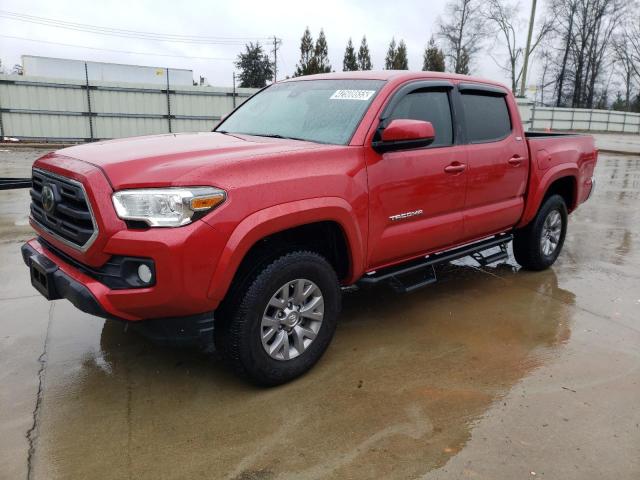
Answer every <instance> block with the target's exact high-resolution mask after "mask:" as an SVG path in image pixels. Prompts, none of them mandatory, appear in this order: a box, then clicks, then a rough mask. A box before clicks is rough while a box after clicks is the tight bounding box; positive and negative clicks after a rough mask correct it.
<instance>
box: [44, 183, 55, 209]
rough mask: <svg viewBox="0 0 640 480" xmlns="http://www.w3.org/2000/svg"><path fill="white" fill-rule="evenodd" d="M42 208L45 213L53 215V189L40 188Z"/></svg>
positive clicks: (48, 187)
mask: <svg viewBox="0 0 640 480" xmlns="http://www.w3.org/2000/svg"><path fill="white" fill-rule="evenodd" d="M42 208H44V209H45V210H46V212H47V213H53V210H54V209H55V208H56V199H55V196H54V194H53V189H52V188H51V187H50V186H49V185H45V186H44V187H42Z"/></svg>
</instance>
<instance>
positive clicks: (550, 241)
mask: <svg viewBox="0 0 640 480" xmlns="http://www.w3.org/2000/svg"><path fill="white" fill-rule="evenodd" d="M567 220H568V215H567V206H566V204H565V203H564V199H563V198H562V197H561V196H560V195H551V196H550V197H549V198H547V199H546V200H545V202H544V203H543V204H542V206H541V207H540V209H539V210H538V213H537V214H536V216H535V217H534V219H533V220H532V221H531V223H529V225H527V226H526V227H524V228H522V229H520V230H517V231H516V232H515V235H514V238H513V253H514V255H515V257H516V261H517V262H518V263H519V264H520V265H522V267H523V268H526V269H527V270H544V269H545V268H549V267H550V266H551V265H553V263H554V262H555V261H556V259H557V258H558V255H560V251H561V250H562V246H563V244H564V238H565V235H566V234H567Z"/></svg>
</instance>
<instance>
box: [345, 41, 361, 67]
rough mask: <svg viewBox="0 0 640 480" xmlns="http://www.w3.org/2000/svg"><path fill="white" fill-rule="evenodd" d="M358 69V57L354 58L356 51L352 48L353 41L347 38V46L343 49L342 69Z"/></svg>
mask: <svg viewBox="0 0 640 480" xmlns="http://www.w3.org/2000/svg"><path fill="white" fill-rule="evenodd" d="M356 70H358V59H357V58H356V51H355V49H354V48H353V42H352V41H351V39H349V42H348V43H347V48H346V49H345V50H344V60H342V71H343V72H353V71H356Z"/></svg>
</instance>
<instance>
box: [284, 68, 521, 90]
mask: <svg viewBox="0 0 640 480" xmlns="http://www.w3.org/2000/svg"><path fill="white" fill-rule="evenodd" d="M348 79H353V80H384V81H389V80H397V81H400V82H402V81H406V80H420V79H442V80H457V81H463V82H464V81H467V82H478V83H485V84H489V85H495V86H499V87H502V88H504V89H506V90H507V91H508V90H510V89H509V88H508V87H507V86H506V85H504V84H502V83H500V82H496V81H495V80H489V79H486V78H479V77H472V76H469V75H459V74H457V73H449V72H422V71H418V72H416V71H410V70H364V71H362V70H359V71H356V72H332V73H320V74H317V75H305V76H304V77H294V78H290V79H287V80H282V81H284V82H291V81H300V80H348Z"/></svg>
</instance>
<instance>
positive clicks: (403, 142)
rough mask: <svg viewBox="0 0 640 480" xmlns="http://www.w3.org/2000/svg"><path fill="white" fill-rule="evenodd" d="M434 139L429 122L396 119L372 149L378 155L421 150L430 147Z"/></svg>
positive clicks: (433, 132) (434, 135)
mask: <svg viewBox="0 0 640 480" xmlns="http://www.w3.org/2000/svg"><path fill="white" fill-rule="evenodd" d="M435 137H436V132H435V129H434V128H433V125H432V124H431V122H425V121H422V120H409V119H400V118H399V119H396V120H392V121H391V123H389V125H387V126H386V128H385V129H384V130H382V133H381V135H380V140H378V141H375V142H373V145H372V146H373V149H374V150H376V151H377V152H379V153H383V152H390V151H395V150H408V149H412V148H422V147H426V146H428V145H430V144H431V143H432V142H433V140H434V139H435Z"/></svg>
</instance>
